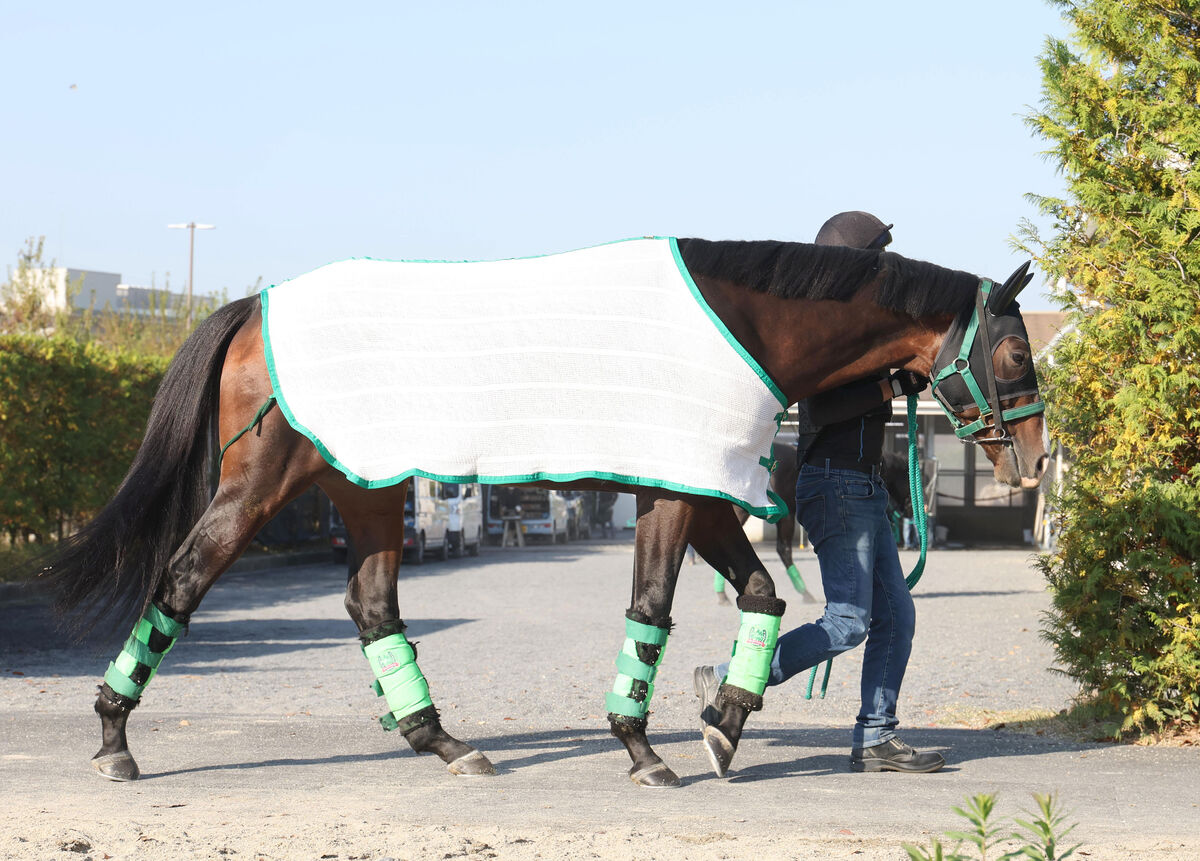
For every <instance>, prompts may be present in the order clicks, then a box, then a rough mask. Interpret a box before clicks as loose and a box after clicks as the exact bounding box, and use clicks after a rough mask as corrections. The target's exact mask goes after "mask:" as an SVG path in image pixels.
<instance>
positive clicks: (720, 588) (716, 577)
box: [713, 571, 725, 592]
mask: <svg viewBox="0 0 1200 861" xmlns="http://www.w3.org/2000/svg"><path fill="white" fill-rule="evenodd" d="M713 591H714V592H724V591H725V577H724V575H722V574H721V572H720V571H714V572H713Z"/></svg>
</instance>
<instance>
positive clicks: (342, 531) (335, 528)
mask: <svg viewBox="0 0 1200 861" xmlns="http://www.w3.org/2000/svg"><path fill="white" fill-rule="evenodd" d="M329 546H330V547H332V548H333V561H334V562H337V563H338V564H341V563H342V562H345V561H346V558H347V556H348V555H349V553H350V539H349V538H348V537H347V536H346V523H345V521H343V520H342V515H341V512H339V511H338V510H337V506H336V505H333V504H332V503H331V504H330V506H329Z"/></svg>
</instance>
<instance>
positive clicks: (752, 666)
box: [725, 595, 784, 698]
mask: <svg viewBox="0 0 1200 861" xmlns="http://www.w3.org/2000/svg"><path fill="white" fill-rule="evenodd" d="M738 607H739V608H740V609H741V611H742V624H741V627H740V628H739V630H738V636H737V640H735V641H734V644H733V657H732V658H731V659H730V661H729V672H728V673H727V674H726V676H725V684H727V685H733V686H735V687H739V688H741V689H742V690H744V691H748V692H750V693H751V694H753V695H754V696H755V697H757V698H761V697H762V693H763V691H765V690H766V689H767V677H768V676H769V675H770V672H771V658H772V657H773V656H774V654H775V643H776V641H777V640H778V639H779V623H780V622H781V621H782V617H783V608H784V603H783V601H781V600H779V599H778V598H753V597H750V596H746V595H743V596H742V597H740V598H738Z"/></svg>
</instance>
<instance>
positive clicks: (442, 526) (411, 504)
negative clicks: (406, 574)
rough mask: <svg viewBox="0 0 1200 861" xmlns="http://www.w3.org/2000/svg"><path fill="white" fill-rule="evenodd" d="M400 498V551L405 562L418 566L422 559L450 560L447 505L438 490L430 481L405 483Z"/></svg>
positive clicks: (420, 478) (427, 479) (440, 487)
mask: <svg viewBox="0 0 1200 861" xmlns="http://www.w3.org/2000/svg"><path fill="white" fill-rule="evenodd" d="M409 481H410V484H409V486H408V495H407V496H406V497H405V498H404V551H405V554H406V555H407V558H408V561H409V562H411V563H412V564H414V565H420V564H421V563H422V562H424V561H425V558H426V555H427V554H429V553H435V554H436V556H437V558H438V559H449V558H450V503H449V501H448V500H446V499H445V498H444V497H443V495H442V486H441V485H440V484H438V482H436V481H434V480H433V479H431V478H423V477H422V476H419V475H416V476H413V477H412V478H411V479H409Z"/></svg>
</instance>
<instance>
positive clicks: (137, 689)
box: [104, 604, 184, 700]
mask: <svg viewBox="0 0 1200 861" xmlns="http://www.w3.org/2000/svg"><path fill="white" fill-rule="evenodd" d="M183 628H184V624H183V623H182V622H177V621H175V620H174V619H172V618H171V617H170V616H168V615H166V614H165V613H163V612H162V611H161V610H159V609H158V608H157V607H155V606H154V605H153V604H151V605H150V606H149V607H147V608H146V612H144V613H143V614H142V617H141V618H140V619H138V621H137V623H136V624H135V625H134V626H133V631H132V632H131V633H130V634H129V638H128V639H127V640H126V641H125V645H124V646H122V647H121V653H120V654H119V655H117V658H116V660H114V661H113V662H112V663H110V664H109V665H108V669H107V670H106V671H105V673H104V683H105V684H107V685H108V686H109V687H110V688H112V689H113V691H115V692H116V693H118V694H120V695H121V696H123V697H126V698H127V699H131V700H137V699H141V696H142V692H143V691H144V690H146V685H148V684H150V680H151V679H153V678H154V676H155V675H156V674H157V673H158V666H159V664H161V663H162V659H163V658H164V657H165V656H166V654H167V652H169V651H171V648H172V647H173V646H174V645H175V640H176V639H177V638H178V636H179V633H180V631H182V630H183ZM155 631H157V632H158V633H160V634H162V635H163V636H164V637H166V638H167V639H168V640H169V642H168V643H167V646H166V648H165V649H163V650H162V651H161V652H156V651H154V650H153V649H151V648H150V636H151V635H152V634H153V633H154V632H155ZM139 667H146V668H148V669H149V671H150V672H149V673H148V674H147V675H146V679H145V681H143V682H135V681H134V680H133V676H134V674H135V673H137V672H138V668H139Z"/></svg>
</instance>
